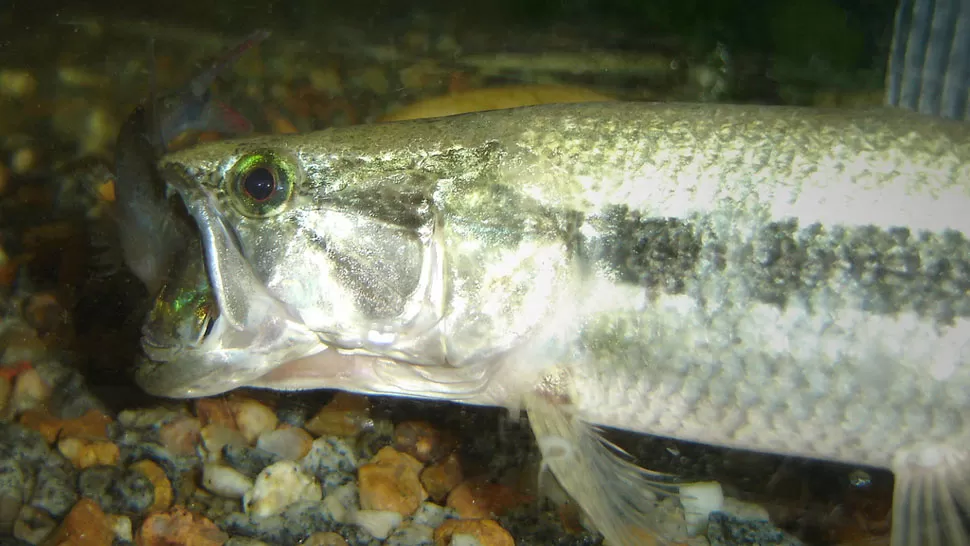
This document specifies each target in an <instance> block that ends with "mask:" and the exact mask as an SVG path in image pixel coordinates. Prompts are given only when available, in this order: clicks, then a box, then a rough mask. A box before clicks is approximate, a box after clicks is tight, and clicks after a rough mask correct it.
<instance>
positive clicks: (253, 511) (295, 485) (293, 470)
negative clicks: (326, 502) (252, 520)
mask: <svg viewBox="0 0 970 546" xmlns="http://www.w3.org/2000/svg"><path fill="white" fill-rule="evenodd" d="M322 497H323V490H322V489H321V488H320V482H318V481H317V479H316V478H314V477H313V476H308V475H307V474H306V473H304V472H303V471H302V470H301V469H300V467H299V465H297V464H296V463H294V462H292V461H280V462H278V463H273V464H271V465H269V466H267V467H266V468H264V469H263V471H262V472H260V473H259V476H256V483H255V485H253V488H252V489H250V490H249V491H248V492H246V495H245V496H244V497H243V506H244V508H245V510H246V513H247V514H250V515H253V516H257V517H266V516H272V515H275V514H279V513H280V512H282V511H283V510H285V509H286V507H287V506H289V505H291V504H293V503H294V502H296V501H317V500H320V499H321V498H322Z"/></svg>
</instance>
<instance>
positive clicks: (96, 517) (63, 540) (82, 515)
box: [44, 499, 114, 546]
mask: <svg viewBox="0 0 970 546" xmlns="http://www.w3.org/2000/svg"><path fill="white" fill-rule="evenodd" d="M113 539H114V530H113V529H112V528H111V522H110V521H109V519H108V517H107V516H106V515H105V513H104V511H103V510H101V507H100V506H98V504H97V503H96V502H94V501H93V500H91V499H81V500H79V501H77V504H75V505H74V507H73V508H71V511H70V512H68V514H67V517H65V518H64V521H62V522H61V524H60V525H59V526H58V527H57V529H56V530H55V531H54V532H53V533H52V534H51V536H50V537H48V538H47V540H45V541H44V546H104V545H105V544H111V543H112V541H113Z"/></svg>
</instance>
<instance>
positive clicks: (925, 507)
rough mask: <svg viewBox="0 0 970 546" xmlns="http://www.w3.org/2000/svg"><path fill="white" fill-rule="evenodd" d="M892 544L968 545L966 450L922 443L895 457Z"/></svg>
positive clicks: (969, 457) (969, 471) (969, 470)
mask: <svg viewBox="0 0 970 546" xmlns="http://www.w3.org/2000/svg"><path fill="white" fill-rule="evenodd" d="M893 472H894V473H895V475H896V484H895V489H894V491H893V523H892V541H891V544H892V546H924V545H926V546H970V526H968V524H970V453H968V452H966V451H964V450H962V449H961V448H957V447H953V446H949V445H920V446H915V447H913V448H911V449H907V450H904V451H902V452H900V453H899V454H898V455H897V456H896V457H895V459H894V461H893Z"/></svg>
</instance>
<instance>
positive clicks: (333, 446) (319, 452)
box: [300, 436, 357, 481]
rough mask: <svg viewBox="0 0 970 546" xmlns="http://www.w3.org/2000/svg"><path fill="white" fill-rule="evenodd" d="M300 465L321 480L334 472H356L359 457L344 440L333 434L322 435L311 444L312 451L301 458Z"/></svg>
mask: <svg viewBox="0 0 970 546" xmlns="http://www.w3.org/2000/svg"><path fill="white" fill-rule="evenodd" d="M300 466H301V467H303V469H304V470H306V471H307V472H309V473H311V474H313V475H314V476H316V477H317V479H319V480H321V481H322V480H324V479H325V478H326V476H328V475H329V474H332V473H334V472H343V473H348V472H354V471H356V470H357V458H356V457H354V450H353V449H352V448H351V447H350V445H348V444H347V442H345V441H344V440H342V439H340V438H335V437H333V436H321V437H320V438H317V439H316V440H314V441H313V443H312V444H311V445H310V451H309V452H307V454H306V456H304V457H303V459H301V460H300Z"/></svg>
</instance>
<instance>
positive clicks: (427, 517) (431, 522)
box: [411, 502, 458, 529]
mask: <svg viewBox="0 0 970 546" xmlns="http://www.w3.org/2000/svg"><path fill="white" fill-rule="evenodd" d="M457 517H458V513H457V512H455V511H454V510H453V509H451V508H445V507H444V506H441V505H438V504H435V503H433V502H422V503H421V506H420V507H418V510H417V511H416V512H415V513H414V515H413V516H411V523H412V524H415V525H426V526H428V527H431V528H432V529H434V528H436V527H438V526H440V525H441V524H442V523H444V522H445V520H446V519H448V518H457Z"/></svg>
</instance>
